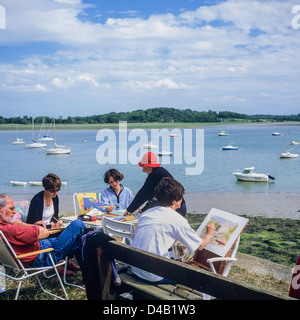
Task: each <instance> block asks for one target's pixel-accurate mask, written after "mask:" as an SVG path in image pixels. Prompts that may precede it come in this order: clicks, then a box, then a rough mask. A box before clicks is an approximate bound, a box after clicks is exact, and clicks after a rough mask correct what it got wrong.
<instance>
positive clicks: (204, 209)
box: [10, 190, 300, 220]
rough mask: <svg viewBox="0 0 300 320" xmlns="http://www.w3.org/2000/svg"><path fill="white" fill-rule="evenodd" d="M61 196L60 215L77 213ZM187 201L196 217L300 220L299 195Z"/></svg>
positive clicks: (202, 196) (205, 196) (69, 198)
mask: <svg viewBox="0 0 300 320" xmlns="http://www.w3.org/2000/svg"><path fill="white" fill-rule="evenodd" d="M37 192H38V190H37ZM10 195H11V196H12V198H13V199H14V200H15V201H20V200H28V201H30V200H31V199H32V197H33V194H10ZM58 196H59V207H60V213H62V214H64V213H69V212H73V211H74V209H73V195H72V194H58ZM184 198H185V201H186V204H187V210H188V212H191V213H194V214H207V213H208V212H209V211H210V209H211V208H217V209H220V210H224V211H227V212H230V213H233V214H237V215H247V216H252V217H255V216H261V217H265V218H281V219H293V220H300V195H299V194H297V193H188V194H185V195H184Z"/></svg>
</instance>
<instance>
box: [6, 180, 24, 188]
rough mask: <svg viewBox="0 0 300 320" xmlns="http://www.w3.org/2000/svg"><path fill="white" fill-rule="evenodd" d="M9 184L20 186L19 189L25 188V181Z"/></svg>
mask: <svg viewBox="0 0 300 320" xmlns="http://www.w3.org/2000/svg"><path fill="white" fill-rule="evenodd" d="M10 183H11V184H12V185H13V186H21V187H25V186H27V182H26V181H10Z"/></svg>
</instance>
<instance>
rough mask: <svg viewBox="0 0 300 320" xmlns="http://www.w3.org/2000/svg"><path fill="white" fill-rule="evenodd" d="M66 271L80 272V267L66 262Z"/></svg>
mask: <svg viewBox="0 0 300 320" xmlns="http://www.w3.org/2000/svg"><path fill="white" fill-rule="evenodd" d="M67 269H68V270H71V271H80V267H79V266H77V265H76V264H75V263H74V262H72V261H70V260H69V261H68V264H67Z"/></svg>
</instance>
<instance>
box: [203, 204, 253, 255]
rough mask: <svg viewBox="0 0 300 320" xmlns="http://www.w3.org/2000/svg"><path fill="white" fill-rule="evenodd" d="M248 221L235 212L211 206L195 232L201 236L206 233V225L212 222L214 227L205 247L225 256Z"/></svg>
mask: <svg viewBox="0 0 300 320" xmlns="http://www.w3.org/2000/svg"><path fill="white" fill-rule="evenodd" d="M248 221H249V220H248V219H246V218H243V217H240V216H237V215H235V214H232V213H229V212H226V211H222V210H219V209H215V208H212V209H211V210H210V212H209V213H208V215H207V216H206V218H205V219H204V221H203V222H202V223H201V225H200V227H199V228H198V230H197V233H198V234H199V235H200V237H201V238H203V237H204V236H205V234H206V227H207V225H208V224H210V223H214V224H215V228H216V229H215V232H214V235H213V237H212V239H211V241H210V242H209V243H208V244H207V246H206V247H205V249H207V250H209V251H211V252H214V253H215V254H217V255H219V256H222V257H225V256H226V254H227V253H228V252H229V250H230V248H231V247H232V245H233V244H234V242H235V241H236V239H237V238H238V236H239V235H240V233H241V232H242V231H243V229H244V228H245V226H246V224H247V223H248Z"/></svg>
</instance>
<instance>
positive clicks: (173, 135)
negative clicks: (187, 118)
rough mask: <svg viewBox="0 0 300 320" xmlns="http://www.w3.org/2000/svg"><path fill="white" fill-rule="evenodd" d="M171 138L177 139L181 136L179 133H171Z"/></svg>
mask: <svg viewBox="0 0 300 320" xmlns="http://www.w3.org/2000/svg"><path fill="white" fill-rule="evenodd" d="M169 137H171V138H176V137H180V135H179V134H177V133H170V134H169Z"/></svg>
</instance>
